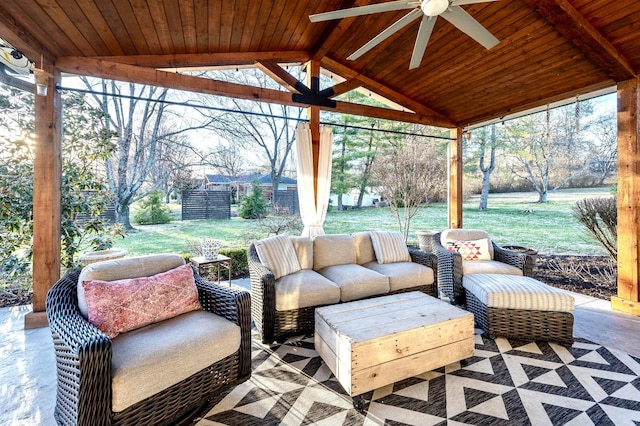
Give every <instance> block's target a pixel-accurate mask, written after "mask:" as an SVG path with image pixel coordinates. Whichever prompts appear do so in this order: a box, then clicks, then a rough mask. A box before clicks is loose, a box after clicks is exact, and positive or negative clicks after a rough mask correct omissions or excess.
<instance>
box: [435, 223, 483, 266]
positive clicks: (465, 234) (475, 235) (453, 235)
mask: <svg viewBox="0 0 640 426" xmlns="http://www.w3.org/2000/svg"><path fill="white" fill-rule="evenodd" d="M485 238H486V239H488V240H489V254H490V255H491V259H493V244H492V243H491V236H490V235H489V233H488V232H486V231H483V230H481V229H445V230H444V231H442V233H441V234H440V243H441V244H442V245H443V246H444V247H447V242H448V241H456V240H458V241H472V240H480V239H485Z"/></svg>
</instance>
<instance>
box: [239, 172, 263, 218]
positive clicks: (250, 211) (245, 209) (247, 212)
mask: <svg viewBox="0 0 640 426" xmlns="http://www.w3.org/2000/svg"><path fill="white" fill-rule="evenodd" d="M268 210H269V206H268V205H267V202H266V201H265V200H264V195H263V194H262V190H261V189H260V187H259V186H258V182H257V181H255V180H254V181H253V183H252V184H251V192H250V193H249V195H247V196H245V197H244V198H242V200H241V201H240V207H239V208H238V216H240V217H241V218H243V219H258V218H261V217H264V216H265V215H266V214H267V211H268Z"/></svg>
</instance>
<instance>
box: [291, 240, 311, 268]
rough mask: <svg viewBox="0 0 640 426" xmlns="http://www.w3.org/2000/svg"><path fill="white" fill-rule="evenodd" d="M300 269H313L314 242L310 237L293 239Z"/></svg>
mask: <svg viewBox="0 0 640 426" xmlns="http://www.w3.org/2000/svg"><path fill="white" fill-rule="evenodd" d="M291 242H293V248H294V249H295V251H296V255H297V256H298V262H300V268H302V269H313V241H312V240H311V238H309V237H291Z"/></svg>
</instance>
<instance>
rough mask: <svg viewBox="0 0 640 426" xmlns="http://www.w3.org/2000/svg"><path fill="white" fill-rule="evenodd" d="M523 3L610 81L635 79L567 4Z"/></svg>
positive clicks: (562, 0) (557, 0) (556, 0)
mask: <svg viewBox="0 0 640 426" xmlns="http://www.w3.org/2000/svg"><path fill="white" fill-rule="evenodd" d="M525 2H526V3H527V4H529V5H530V6H531V7H533V8H534V9H535V10H536V12H538V14H539V15H540V16H542V17H543V18H545V19H546V20H547V21H549V23H550V24H551V25H553V26H554V27H555V29H556V30H557V31H558V32H559V33H560V34H562V36H563V37H564V38H566V39H567V40H570V41H571V42H572V43H573V44H574V45H575V46H576V47H577V48H578V49H580V50H581V51H582V52H583V53H584V54H585V56H586V57H587V58H589V60H591V61H592V62H593V63H594V64H596V65H597V66H598V67H600V68H601V69H602V70H604V71H605V72H606V73H607V74H608V75H609V76H610V77H611V78H612V79H614V80H616V81H623V80H627V79H630V78H634V77H635V76H636V75H637V71H636V70H635V69H634V68H633V65H631V63H630V62H629V61H628V60H627V58H625V57H624V55H622V54H621V53H620V52H619V51H618V50H617V49H616V48H615V47H614V46H613V45H612V44H611V43H610V42H609V41H608V40H607V39H606V38H605V37H604V36H603V35H602V34H600V32H598V30H597V29H596V28H594V26H593V25H591V23H590V22H589V21H588V20H587V19H586V18H585V17H584V16H582V15H581V14H580V13H579V12H578V11H577V10H576V9H575V8H574V7H573V6H572V5H571V3H569V1H568V0H525Z"/></svg>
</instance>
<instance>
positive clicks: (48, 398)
mask: <svg viewBox="0 0 640 426" xmlns="http://www.w3.org/2000/svg"><path fill="white" fill-rule="evenodd" d="M234 283H235V284H239V285H241V286H243V287H245V288H247V287H248V285H249V280H248V279H247V280H237V281H234ZM572 295H573V296H574V298H575V301H576V309H575V311H574V318H575V324H574V335H575V336H577V337H584V338H586V339H589V340H591V341H593V342H596V343H599V344H602V345H604V346H607V347H610V348H614V349H618V350H621V351H624V352H627V353H629V354H631V355H634V356H638V357H640V318H638V317H635V316H632V315H628V314H623V313H619V312H615V311H612V310H611V305H610V303H609V302H608V301H605V300H601V299H594V298H591V297H588V296H584V295H581V294H576V293H572ZM30 311H31V306H29V305H26V306H16V307H11V308H2V309H0V336H2V337H1V340H0V359H2V362H1V364H0V425H11V426H16V425H25V426H26V425H29V426H34V425H54V424H55V421H54V418H53V408H54V405H55V399H56V373H55V357H54V353H53V343H52V341H51V335H50V332H49V328H39V329H32V330H25V329H24V315H25V314H26V313H28V312H30Z"/></svg>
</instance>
